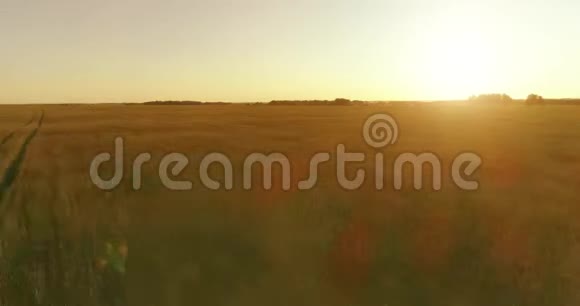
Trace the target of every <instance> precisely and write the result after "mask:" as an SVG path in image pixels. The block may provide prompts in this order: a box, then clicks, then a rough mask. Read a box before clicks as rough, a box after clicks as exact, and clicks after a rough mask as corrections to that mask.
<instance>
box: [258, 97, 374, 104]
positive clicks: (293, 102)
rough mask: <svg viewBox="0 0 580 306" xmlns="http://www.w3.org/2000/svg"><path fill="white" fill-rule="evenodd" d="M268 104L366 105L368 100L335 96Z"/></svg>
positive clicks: (276, 101)
mask: <svg viewBox="0 0 580 306" xmlns="http://www.w3.org/2000/svg"><path fill="white" fill-rule="evenodd" d="M268 104H269V105H339V106H348V105H366V104H368V102H365V101H358V100H355V101H351V100H349V99H344V98H337V99H334V100H304V101H302V100H273V101H271V102H270V103H268Z"/></svg>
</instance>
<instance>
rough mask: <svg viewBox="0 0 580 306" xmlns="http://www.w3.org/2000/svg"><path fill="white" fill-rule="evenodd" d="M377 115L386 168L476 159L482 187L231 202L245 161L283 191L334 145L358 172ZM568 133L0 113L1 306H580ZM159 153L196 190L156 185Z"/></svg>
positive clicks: (145, 114) (424, 117)
mask: <svg viewBox="0 0 580 306" xmlns="http://www.w3.org/2000/svg"><path fill="white" fill-rule="evenodd" d="M375 113H386V114H390V115H392V116H393V117H394V118H396V119H397V122H398V125H399V129H400V137H399V139H398V142H397V143H396V144H395V145H393V146H390V147H388V148H387V149H385V150H383V151H382V152H383V153H384V154H385V156H386V162H385V163H386V164H387V165H388V164H389V163H391V162H392V160H393V159H394V157H395V156H396V155H397V154H399V153H402V152H413V153H420V152H426V151H428V152H434V153H436V154H437V155H438V156H439V157H440V158H441V160H442V162H443V164H444V165H449V164H450V162H451V161H452V159H453V158H454V157H455V156H456V155H457V154H458V153H460V152H465V151H471V152H477V154H479V155H480V156H481V157H482V159H483V164H482V166H481V168H480V169H479V171H478V172H477V174H476V177H477V178H478V181H479V183H480V188H479V190H477V191H463V190H460V189H458V188H457V187H455V186H454V185H453V184H452V183H451V180H450V178H449V173H448V171H447V170H446V167H444V168H443V169H444V173H443V174H444V178H443V188H442V190H441V191H434V190H431V189H430V188H425V189H424V190H422V191H415V190H414V189H413V188H412V184H411V181H406V182H405V188H403V190H401V191H398V190H394V189H393V187H392V177H390V176H389V175H388V172H387V175H386V183H385V186H386V187H385V189H384V190H380V191H378V190H376V189H374V188H373V186H374V185H373V184H374V183H373V181H368V182H365V184H364V185H363V186H362V188H361V189H359V190H356V191H346V190H344V189H342V188H340V186H339V185H338V184H337V182H336V178H335V176H334V171H333V169H334V168H335V164H334V162H330V163H329V164H326V165H324V166H322V167H321V168H320V175H319V181H318V185H317V186H316V188H314V189H312V190H308V191H300V190H297V189H296V188H291V190H289V191H283V190H281V189H280V181H279V180H277V179H276V178H275V179H274V188H273V190H270V191H266V190H263V189H262V188H258V187H256V188H252V190H244V189H243V188H242V185H241V180H242V178H241V173H240V172H239V171H237V170H239V169H241V167H242V163H243V159H244V158H245V157H246V156H247V155H249V154H251V153H253V152H262V153H269V152H281V153H284V154H286V155H287V156H288V157H289V159H290V160H291V161H292V182H293V183H295V182H296V181H298V180H301V179H304V178H305V176H307V174H308V169H309V168H308V167H309V160H310V157H311V156H312V155H314V154H315V153H317V152H334V151H335V150H336V146H337V145H338V144H344V145H345V146H346V148H347V149H348V151H352V152H364V153H365V154H367V156H369V157H371V159H372V156H374V154H375V153H376V152H377V151H376V150H375V149H373V148H371V147H369V146H368V145H366V144H365V142H364V139H363V137H362V135H361V128H362V125H363V123H364V122H365V119H366V118H367V117H368V116H370V115H371V114H375ZM578 118H580V108H579V107H574V106H555V105H554V106H551V105H550V106H538V107H534V106H524V105H465V104H460V103H458V104H457V105H447V104H445V105H442V104H441V105H440V104H424V105H406V104H401V105H397V104H394V103H391V104H387V105H367V106H267V105H200V106H158V105H150V106H149V105H147V106H144V105H30V106H15V105H13V106H0V305H9V306H20V305H26V306H28V305H58V306H60V305H63V306H64V305H67V306H68V305H79V306H80V305H83V306H97V305H99V306H101V305H102V306H105V305H139V306H173V305H344V306H347V305H389V306H407V305H409V306H411V305H417V306H419V305H421V306H428V305H498V306H502V305H505V306H513V305H550V306H555V305H567V306H573V305H578V304H579V303H580V295H579V293H578V292H580V290H578V289H580V223H579V222H578V218H580V206H579V204H580V121H579V120H578ZM116 137H123V139H124V150H125V155H124V157H125V158H124V172H125V173H126V176H125V177H124V179H123V180H122V182H121V184H120V185H119V186H118V187H117V188H115V189H113V190H111V191H103V190H100V189H99V188H97V187H96V186H95V185H94V184H93V183H92V182H91V180H90V177H89V167H90V164H91V161H92V159H93V158H94V157H95V156H96V155H97V154H99V153H102V152H111V153H113V146H114V140H115V138H116ZM143 152H148V153H150V154H151V155H152V160H151V161H150V162H148V163H146V164H145V165H144V167H143V182H142V188H141V190H138V191H137V190H133V188H132V181H131V169H132V168H131V167H132V164H131V162H132V161H133V160H134V159H135V157H136V156H137V155H138V154H140V153H143ZM171 152H179V153H182V154H185V155H186V156H187V157H188V158H189V159H190V161H191V162H190V164H189V165H188V166H187V167H186V169H185V170H184V171H183V173H182V174H181V175H179V178H180V179H187V180H190V181H192V182H193V189H192V190H190V191H171V190H168V189H167V188H165V187H164V186H163V185H162V183H161V181H160V179H159V175H158V167H159V162H160V160H161V159H162V157H163V156H164V155H165V154H167V153H171ZM211 152H221V153H224V154H226V155H227V156H228V157H229V158H230V159H231V161H232V163H233V165H234V169H235V170H236V171H235V180H234V188H233V190H231V191H226V190H219V191H211V190H208V189H207V188H204V187H203V186H202V184H201V182H200V179H199V175H198V171H199V163H200V160H201V159H202V157H203V156H204V155H206V154H208V153H211ZM110 166H111V165H110V164H107V165H105V167H104V170H103V171H104V172H103V173H110V172H111V171H112V169H111V167H110ZM356 166H357V165H356V164H354V165H352V166H350V167H349V169H348V173H349V175H353V173H354V171H355V170H356ZM359 166H360V167H363V168H364V169H366V170H367V172H368V173H372V169H373V164H372V163H364V164H360V165H359ZM211 170H212V173H213V175H214V177H220V176H221V175H223V173H222V172H221V171H220V169H219V168H216V169H211ZM275 174H276V173H275ZM425 175H427V174H425ZM427 185H428V184H427Z"/></svg>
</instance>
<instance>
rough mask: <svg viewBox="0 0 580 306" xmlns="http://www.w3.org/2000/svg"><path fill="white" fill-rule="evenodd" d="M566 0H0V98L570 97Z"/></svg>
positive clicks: (575, 47) (574, 43) (573, 6)
mask: <svg viewBox="0 0 580 306" xmlns="http://www.w3.org/2000/svg"><path fill="white" fill-rule="evenodd" d="M579 11H580V2H578V1H576V0H553V1H547V0H540V1H522V0H516V1H499V0H491V1H474V0H439V1H428V0H382V1H372V0H334V1H328V0H318V1H317V0H309V1H306V0H294V1H291V0H287V1H281V0H280V1H275V0H246V1H231V0H230V1H224V0H194V1H191V0H189V1H187V0H166V1H151V0H141V1H137V0H116V1H112V0H111V1H84V0H81V1H79V0H55V1H40V0H35V1H30V0H0V38H1V39H0V84H1V85H0V103H39V102H59V103H60V102H66V103H71V102H79V103H86V102H141V101H149V100H204V101H269V100H274V99H334V98H336V97H345V98H352V99H364V100H413V99H427V100H432V99H433V100H434V99H463V98H466V97H467V96H469V95H471V94H478V93H485V92H505V93H508V94H510V95H512V96H513V97H514V98H521V97H525V96H526V95H527V94H529V93H531V92H535V93H538V94H541V95H544V96H546V97H556V98H560V97H580V86H579V82H578V81H580V78H579V77H578V71H580V57H578V54H580V40H579V39H578V37H580V22H579V21H578V18H577V16H576V15H577V13H578V12H579Z"/></svg>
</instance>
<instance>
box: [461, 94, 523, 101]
mask: <svg viewBox="0 0 580 306" xmlns="http://www.w3.org/2000/svg"><path fill="white" fill-rule="evenodd" d="M469 101H470V102H477V103H510V102H513V101H514V100H513V99H512V97H510V96H509V95H507V94H495V93H494V94H483V95H478V96H471V97H469Z"/></svg>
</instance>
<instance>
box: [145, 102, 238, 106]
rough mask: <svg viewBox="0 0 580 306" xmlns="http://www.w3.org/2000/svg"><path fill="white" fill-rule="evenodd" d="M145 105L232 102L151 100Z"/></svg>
mask: <svg viewBox="0 0 580 306" xmlns="http://www.w3.org/2000/svg"><path fill="white" fill-rule="evenodd" d="M143 104H145V105H215V104H231V103H230V102H200V101H150V102H145V103H143Z"/></svg>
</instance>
